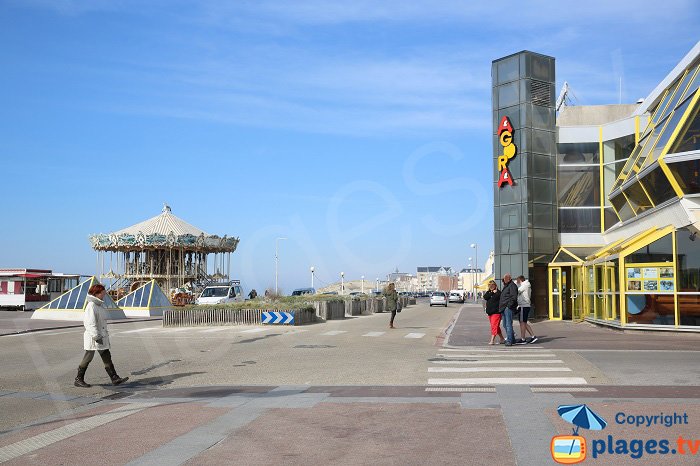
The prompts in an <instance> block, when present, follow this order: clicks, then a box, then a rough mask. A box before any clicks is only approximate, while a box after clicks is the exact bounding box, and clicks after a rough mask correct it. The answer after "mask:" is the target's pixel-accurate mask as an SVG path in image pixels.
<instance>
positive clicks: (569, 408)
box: [557, 404, 608, 454]
mask: <svg viewBox="0 0 700 466" xmlns="http://www.w3.org/2000/svg"><path fill="white" fill-rule="evenodd" d="M557 413H559V416H560V417H561V418H562V419H564V420H565V421H566V422H570V423H571V424H573V425H575V426H576V428H575V429H573V431H574V435H576V436H577V435H578V430H579V428H581V427H583V428H584V429H588V430H603V429H605V426H607V425H608V423H607V422H606V421H605V419H603V418H602V417H600V416H599V415H597V414H596V413H594V412H593V410H592V409H590V408H589V407H588V406H586V405H585V404H583V405H562V406H559V407H558V408H557ZM575 444H576V440H574V441H572V442H571V449H570V450H569V454H571V452H572V451H573V449H574V445H575Z"/></svg>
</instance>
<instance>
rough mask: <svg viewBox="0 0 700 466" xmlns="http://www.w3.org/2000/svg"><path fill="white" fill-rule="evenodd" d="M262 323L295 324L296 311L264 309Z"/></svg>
mask: <svg viewBox="0 0 700 466" xmlns="http://www.w3.org/2000/svg"><path fill="white" fill-rule="evenodd" d="M262 323H263V324H282V325H292V324H294V313H293V312H284V311H263V313H262Z"/></svg>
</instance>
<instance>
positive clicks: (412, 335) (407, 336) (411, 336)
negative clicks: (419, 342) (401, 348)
mask: <svg viewBox="0 0 700 466" xmlns="http://www.w3.org/2000/svg"><path fill="white" fill-rule="evenodd" d="M424 336H425V333H409V334H408V335H406V336H405V337H404V338H423V337H424Z"/></svg>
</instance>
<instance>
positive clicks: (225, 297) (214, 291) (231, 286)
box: [194, 280, 245, 304]
mask: <svg viewBox="0 0 700 466" xmlns="http://www.w3.org/2000/svg"><path fill="white" fill-rule="evenodd" d="M241 301H245V295H244V294H243V289H242V288H241V282H240V281H238V280H234V281H232V282H230V283H221V284H218V283H217V284H213V285H209V286H207V287H206V288H204V290H203V291H202V293H201V294H200V295H199V297H198V298H197V299H196V300H195V302H194V303H195V304H225V303H237V302H241Z"/></svg>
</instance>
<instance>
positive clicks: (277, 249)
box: [275, 238, 287, 294]
mask: <svg viewBox="0 0 700 466" xmlns="http://www.w3.org/2000/svg"><path fill="white" fill-rule="evenodd" d="M286 239H287V238H275V294H277V290H278V288H277V283H278V277H279V272H278V270H279V261H280V258H279V243H280V241H284V240H286Z"/></svg>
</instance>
